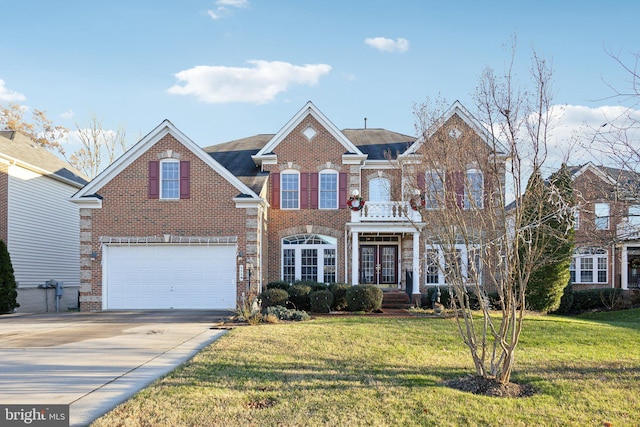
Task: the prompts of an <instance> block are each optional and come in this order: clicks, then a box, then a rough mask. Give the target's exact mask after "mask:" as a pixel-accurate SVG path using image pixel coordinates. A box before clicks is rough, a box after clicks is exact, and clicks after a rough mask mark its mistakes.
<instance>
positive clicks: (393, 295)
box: [382, 291, 411, 309]
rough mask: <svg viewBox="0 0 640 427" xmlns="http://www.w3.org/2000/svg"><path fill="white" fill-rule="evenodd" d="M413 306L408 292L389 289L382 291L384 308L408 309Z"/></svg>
mask: <svg viewBox="0 0 640 427" xmlns="http://www.w3.org/2000/svg"><path fill="white" fill-rule="evenodd" d="M409 307H411V298H409V295H408V294H407V293H406V292H402V291H387V292H383V293H382V308H383V309H384V308H386V309H407V308H409Z"/></svg>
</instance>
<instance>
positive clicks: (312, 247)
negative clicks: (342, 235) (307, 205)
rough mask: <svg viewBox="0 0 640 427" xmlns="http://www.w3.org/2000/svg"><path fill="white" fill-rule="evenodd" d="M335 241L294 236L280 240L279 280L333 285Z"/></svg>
mask: <svg viewBox="0 0 640 427" xmlns="http://www.w3.org/2000/svg"><path fill="white" fill-rule="evenodd" d="M337 242H338V241H337V239H336V238H334V237H330V236H323V235H319V234H298V235H294V236H288V237H285V238H283V239H282V280H284V281H287V282H289V283H293V282H295V281H296V280H303V281H312V282H320V283H335V282H336V272H337V261H336V252H337Z"/></svg>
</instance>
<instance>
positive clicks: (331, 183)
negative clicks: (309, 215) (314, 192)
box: [319, 171, 338, 209]
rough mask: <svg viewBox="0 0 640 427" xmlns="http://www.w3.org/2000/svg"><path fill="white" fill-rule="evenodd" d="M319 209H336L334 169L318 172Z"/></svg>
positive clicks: (336, 196)
mask: <svg viewBox="0 0 640 427" xmlns="http://www.w3.org/2000/svg"><path fill="white" fill-rule="evenodd" d="M319 207H320V209H338V174H337V173H336V172H334V171H326V172H320V188H319Z"/></svg>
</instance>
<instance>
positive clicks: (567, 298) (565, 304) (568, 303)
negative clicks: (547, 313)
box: [555, 282, 574, 314]
mask: <svg viewBox="0 0 640 427" xmlns="http://www.w3.org/2000/svg"><path fill="white" fill-rule="evenodd" d="M573 294H574V292H573V284H571V282H569V284H568V285H567V286H565V288H564V291H563V292H562V297H561V298H560V306H559V307H558V309H557V310H556V311H555V313H557V314H569V313H571V307H572V306H573V298H574V295H573Z"/></svg>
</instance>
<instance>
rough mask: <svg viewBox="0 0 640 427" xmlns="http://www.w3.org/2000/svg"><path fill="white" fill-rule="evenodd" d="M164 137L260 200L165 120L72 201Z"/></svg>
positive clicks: (104, 181)
mask: <svg viewBox="0 0 640 427" xmlns="http://www.w3.org/2000/svg"><path fill="white" fill-rule="evenodd" d="M166 135H172V136H173V137H174V138H176V139H177V140H178V142H180V143H181V144H182V145H184V146H186V147H187V149H189V150H190V151H191V152H193V153H194V154H195V155H196V156H198V158H200V160H202V161H203V162H205V163H206V164H207V165H209V166H210V167H211V168H212V169H213V170H215V171H216V172H218V173H219V174H220V175H221V176H222V177H223V178H225V179H226V180H227V181H228V182H229V183H230V184H231V185H233V186H234V187H235V188H236V189H237V190H238V191H240V192H241V193H243V194H248V195H249V196H251V197H252V198H260V196H258V195H257V194H256V193H255V192H254V191H253V190H252V189H251V188H249V187H248V186H247V185H246V184H244V183H243V182H242V181H241V180H240V179H239V178H238V177H236V176H235V175H233V174H232V173H231V172H230V171H229V170H228V169H227V168H225V167H224V166H222V165H221V164H220V163H219V162H218V161H217V160H215V159H214V158H213V156H211V155H209V153H207V152H206V151H204V150H203V149H202V148H201V147H199V146H198V145H197V144H196V143H195V142H193V141H192V140H191V139H190V138H189V137H187V136H186V135H185V134H183V133H182V132H181V131H180V130H179V129H178V128H177V127H175V125H174V124H173V123H171V121H169V120H167V119H165V120H164V121H162V123H160V124H159V125H158V126H156V127H155V128H154V129H153V130H152V131H151V132H149V133H148V134H147V135H146V136H145V137H144V138H142V139H141V140H140V141H138V142H137V143H136V144H135V145H134V146H133V147H131V148H130V149H129V150H127V151H126V152H125V154H124V155H122V156H120V158H118V160H116V161H115V162H113V163H112V164H111V165H109V167H107V169H105V170H104V171H103V172H102V173H100V174H99V175H98V176H97V177H96V178H95V179H94V180H93V181H91V182H90V183H88V184H87V185H86V186H84V187H83V188H82V189H81V190H80V191H78V192H77V193H76V194H74V195H73V196H72V198H73V199H74V200H77V199H80V198H81V197H85V196H90V195H93V194H95V193H97V192H98V190H99V189H100V188H102V187H103V186H104V185H106V184H107V183H108V182H110V181H111V180H112V179H113V178H115V177H116V176H117V175H118V174H119V173H121V172H122V171H123V170H124V169H126V168H127V167H128V166H129V165H131V163H133V162H134V161H135V160H136V159H138V158H139V157H140V156H141V155H142V154H143V153H145V152H146V151H147V150H149V149H150V148H151V147H152V146H153V145H155V144H156V143H157V142H158V141H159V140H160V139H162V138H163V137H164V136H166Z"/></svg>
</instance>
